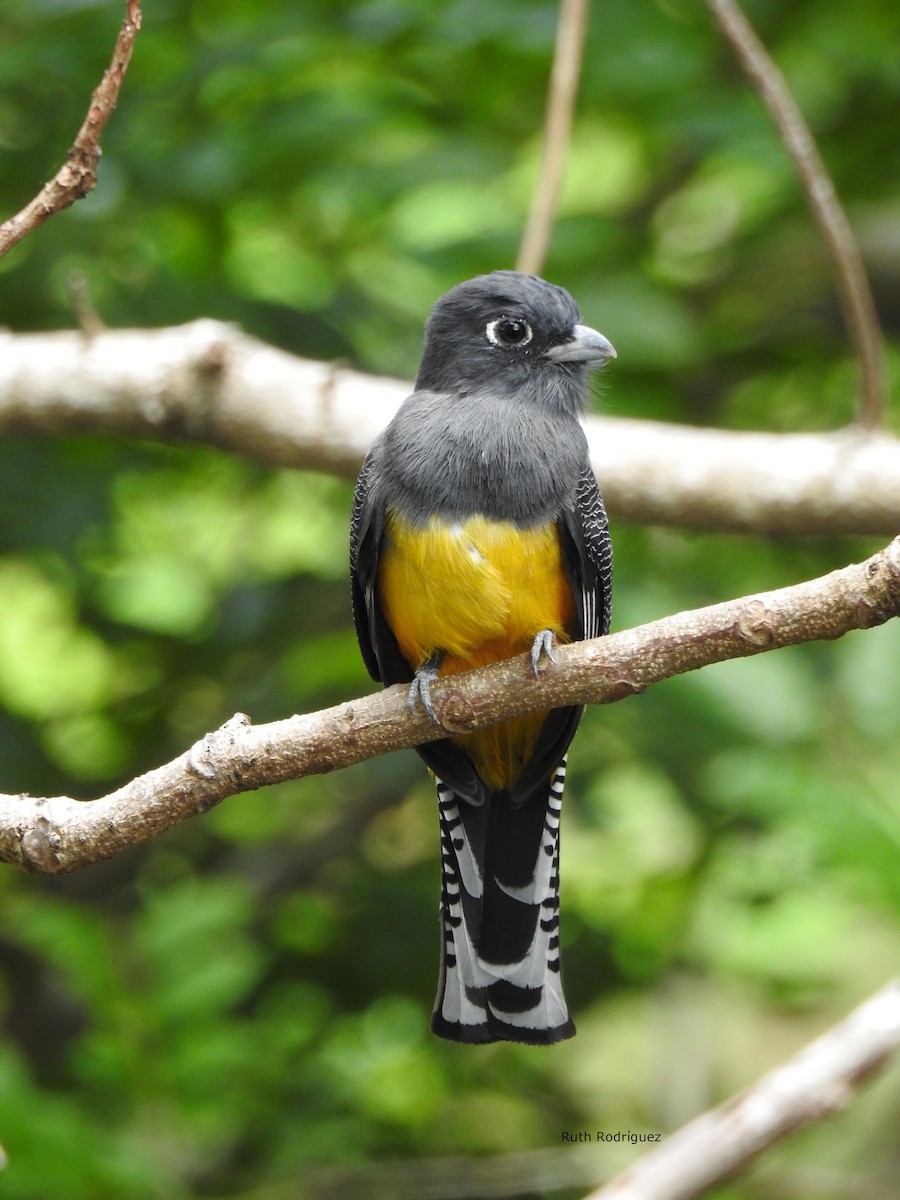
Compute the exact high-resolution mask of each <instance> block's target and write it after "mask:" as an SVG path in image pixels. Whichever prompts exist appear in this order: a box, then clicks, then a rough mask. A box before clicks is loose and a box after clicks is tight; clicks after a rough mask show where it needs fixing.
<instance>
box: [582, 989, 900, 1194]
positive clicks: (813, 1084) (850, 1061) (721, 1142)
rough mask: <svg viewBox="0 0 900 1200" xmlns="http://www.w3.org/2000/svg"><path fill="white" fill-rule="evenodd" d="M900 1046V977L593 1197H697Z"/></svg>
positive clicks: (832, 1101) (822, 1113) (827, 1111)
mask: <svg viewBox="0 0 900 1200" xmlns="http://www.w3.org/2000/svg"><path fill="white" fill-rule="evenodd" d="M898 1046H900V979H896V980H894V981H893V982H892V983H889V984H888V985H887V986H886V987H884V988H882V989H881V991H879V992H876V993H875V995H874V996H871V997H870V998H869V999H868V1000H866V1001H865V1003H864V1004H861V1005H860V1006H859V1008H857V1009H856V1010H855V1011H854V1012H852V1013H851V1014H850V1016H849V1017H847V1018H846V1020H844V1021H842V1022H841V1023H840V1024H839V1025H836V1026H835V1027H834V1028H833V1029H831V1030H829V1031H828V1033H826V1034H824V1035H823V1036H822V1037H820V1038H818V1039H817V1040H816V1041H814V1042H811V1043H810V1045H808V1046H807V1047H805V1049H803V1050H801V1051H800V1053H799V1054H797V1055H795V1056H794V1057H793V1058H792V1059H790V1060H789V1061H788V1062H786V1063H784V1064H783V1065H782V1066H780V1067H776V1069H775V1070H774V1071H770V1072H769V1074H768V1075H764V1076H763V1077H762V1079H760V1080H758V1081H757V1082H756V1083H755V1084H753V1085H752V1086H751V1087H749V1088H748V1089H747V1090H746V1091H745V1092H742V1093H741V1094H740V1095H739V1096H735V1097H733V1098H732V1099H731V1100H728V1101H726V1103H725V1104H722V1105H720V1106H719V1107H718V1108H714V1109H712V1110H710V1111H709V1112H707V1113H704V1114H703V1115H702V1116H701V1117H698V1118H697V1119H696V1120H694V1121H691V1122H690V1123H689V1124H688V1125H685V1126H684V1127H683V1128H682V1129H680V1130H679V1131H678V1133H676V1134H673V1136H672V1137H670V1138H668V1140H667V1141H665V1142H663V1143H662V1144H661V1145H660V1147H659V1149H658V1150H654V1151H652V1152H651V1153H650V1154H648V1155H646V1156H645V1157H644V1158H642V1159H640V1160H639V1161H638V1162H636V1163H635V1164H634V1165H633V1166H631V1167H629V1168H628V1170H626V1171H625V1172H624V1173H623V1174H622V1175H620V1176H619V1177H618V1178H617V1179H614V1180H613V1181H612V1182H611V1183H608V1184H607V1185H606V1186H605V1187H601V1188H599V1189H598V1190H597V1191H595V1192H591V1194H590V1196H588V1197H587V1200H691V1197H694V1196H699V1195H701V1194H702V1193H703V1192H704V1191H706V1190H707V1188H710V1187H712V1186H713V1185H714V1184H716V1183H719V1182H720V1181H721V1180H723V1179H725V1178H727V1177H728V1176H729V1175H732V1174H733V1173H734V1172H735V1171H737V1170H739V1169H740V1168H741V1167H743V1166H745V1165H746V1164H747V1163H748V1162H750V1160H751V1159H753V1158H755V1157H756V1155H757V1154H759V1153H760V1152H761V1151H763V1150H765V1149H766V1148H767V1147H768V1146H771V1145H772V1144H773V1143H774V1142H777V1141H779V1140H780V1139H781V1138H783V1137H785V1136H787V1134H789V1133H793V1132H794V1130H795V1129H800V1128H801V1127H802V1126H804V1125H808V1124H809V1123H810V1122H811V1121H817V1120H821V1118H823V1117H827V1116H831V1115H832V1114H833V1113H836V1112H839V1111H840V1110H841V1109H842V1108H844V1107H845V1106H846V1105H847V1104H848V1103H849V1101H850V1100H851V1099H852V1098H853V1093H854V1090H855V1088H856V1087H857V1085H858V1084H859V1083H861V1082H862V1081H863V1080H864V1079H867V1078H868V1077H869V1076H870V1075H871V1074H872V1072H873V1071H875V1070H877V1069H878V1068H879V1067H881V1066H882V1065H883V1064H884V1063H885V1061H886V1060H887V1059H888V1057H889V1056H890V1055H891V1054H892V1053H893V1052H894V1051H895V1050H896V1049H897V1047H898Z"/></svg>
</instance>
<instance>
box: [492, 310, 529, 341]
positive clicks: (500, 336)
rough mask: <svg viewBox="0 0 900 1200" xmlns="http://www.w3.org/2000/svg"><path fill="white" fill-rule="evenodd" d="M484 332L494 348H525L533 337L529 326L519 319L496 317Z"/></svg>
mask: <svg viewBox="0 0 900 1200" xmlns="http://www.w3.org/2000/svg"><path fill="white" fill-rule="evenodd" d="M485 332H486V333H487V335H488V339H489V340H490V341H492V342H493V343H494V345H495V346H527V345H528V343H529V342H530V341H531V339H532V337H533V334H532V332H531V326H530V325H529V324H528V322H527V321H523V320H522V318H521V317H498V318H497V320H496V321H491V322H490V324H489V325H488V327H487V329H486V331H485Z"/></svg>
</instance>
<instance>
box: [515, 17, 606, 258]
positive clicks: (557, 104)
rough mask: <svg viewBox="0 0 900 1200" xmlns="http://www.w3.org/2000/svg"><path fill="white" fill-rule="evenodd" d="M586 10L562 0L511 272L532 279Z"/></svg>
mask: <svg viewBox="0 0 900 1200" xmlns="http://www.w3.org/2000/svg"><path fill="white" fill-rule="evenodd" d="M589 12H590V0H561V4H560V10H559V23H558V25H557V29H556V46H555V49H554V52H553V67H552V68H551V71H550V85H549V89H548V93H547V115H546V118H545V123H544V142H543V147H542V150H541V165H540V169H539V172H538V179H537V183H536V185H535V189H534V193H533V195H532V197H531V207H530V209H529V211H528V220H527V222H526V224H525V232H524V234H523V235H522V243H521V245H520V247H519V255H518V258H517V260H516V270H517V271H525V272H527V273H529V274H531V275H539V274H540V273H541V270H542V269H543V266H544V262H545V261H546V258H547V250H548V248H549V246H550V236H551V234H552V232H553V222H554V219H555V216H556V205H557V201H558V199H559V190H560V187H561V186H562V178H563V171H564V169H565V163H566V155H567V154H568V150H569V138H570V135H571V132H572V114H573V112H574V110H575V97H576V94H577V92H578V80H579V78H580V76H581V64H582V61H583V59H584V41H585V36H586V34H587V23H588V14H589Z"/></svg>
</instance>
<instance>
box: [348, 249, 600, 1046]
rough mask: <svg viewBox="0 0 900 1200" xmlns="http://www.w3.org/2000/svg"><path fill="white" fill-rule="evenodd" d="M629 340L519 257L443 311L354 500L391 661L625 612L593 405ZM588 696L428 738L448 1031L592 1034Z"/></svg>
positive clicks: (368, 610) (364, 587) (365, 644)
mask: <svg viewBox="0 0 900 1200" xmlns="http://www.w3.org/2000/svg"><path fill="white" fill-rule="evenodd" d="M615 355H616V352H615V350H614V349H613V346H612V344H611V343H610V342H609V341H608V340H607V338H606V337H604V336H603V334H601V333H598V332H597V331H596V330H595V329H592V328H590V327H589V326H587V325H584V324H582V318H581V312H580V310H579V308H578V306H577V304H576V303H575V301H574V300H573V299H572V297H571V296H570V294H569V293H568V292H567V291H566V290H565V289H563V288H562V287H559V286H557V285H555V284H552V283H548V282H547V281H545V280H543V279H540V278H538V277H537V276H533V275H527V274H523V273H520V272H517V271H509V270H498V271H493V272H492V273H490V274H485V275H478V276H476V277H475V278H473V279H468V280H466V281H465V282H462V283H460V284H458V285H457V286H456V287H454V288H452V289H451V290H450V291H448V292H447V293H446V294H445V295H444V296H442V297H441V298H440V299H439V300H438V301H437V302H436V303H435V305H434V306H433V308H432V310H431V313H430V315H429V317H428V319H427V321H426V325H425V339H424V347H423V352H422V358H421V361H420V365H419V370H418V373H417V376H416V380H415V385H414V390H413V392H412V394H411V395H410V396H408V397H407V399H406V400H405V401H404V402H403V404H402V405H401V406H400V408H399V410H398V411H397V413H396V415H395V416H394V417H393V419H392V420H391V421H390V423H389V424H388V425H387V427H386V428H385V430H384V431H383V432H382V433H381V434H379V436H378V437H377V438H376V439H375V441H374V442H373V443H372V446H371V448H370V450H369V452H368V454H367V455H366V458H365V460H364V462H363V465H362V469H361V471H360V473H359V478H358V481H357V485H356V491H355V495H354V500H353V509H352V516H351V530H350V577H351V592H352V608H353V618H354V624H355V628H356V634H357V638H358V641H359V645H360V650H361V653H362V657H363V660H364V663H365V665H366V667H367V668H368V671H369V673H370V674H371V676H372V678H373V679H375V680H376V681H380V682H382V683H383V684H384V685H385V686H388V685H391V684H397V683H405V684H408V694H407V703H408V706H409V708H410V709H411V710H413V711H415V710H416V709H417V707H418V706H419V705H421V706H422V707H424V709H425V711H426V712H427V713H428V714H429V716H430V717H431V718H432V720H433V721H435V723H436V724H438V725H439V724H440V719H439V713H438V712H437V711H436V708H435V705H434V702H433V698H432V687H433V685H434V683H435V680H436V679H438V678H440V677H444V676H447V675H454V674H457V673H459V672H462V671H467V670H470V669H472V668H474V667H478V666H481V665H484V664H487V663H492V662H496V661H500V660H503V659H507V658H511V657H512V656H514V655H518V654H521V653H526V652H527V653H528V654H530V656H531V658H530V662H531V668H532V671H533V672H534V674H535V675H538V674H539V673H540V672H541V671H542V670H545V669H547V667H548V664H552V663H553V662H554V661H555V658H556V654H555V652H556V647H557V646H558V645H559V644H561V643H565V642H571V641H579V640H584V639H587V638H593V637H598V636H600V635H602V634H605V633H607V632H608V630H609V624H610V601H611V586H612V547H611V541H610V535H609V526H608V521H607V517H606V512H605V509H604V506H603V500H602V498H601V494H600V490H599V488H598V485H597V482H596V479H595V477H594V473H593V470H592V468H591V464H590V459H589V456H588V445H587V439H586V437H585V434H584V430H583V428H582V426H581V423H580V421H579V417H580V416H581V415H582V413H583V412H584V410H585V407H586V403H587V400H588V373H589V371H590V370H591V369H592V368H597V367H601V366H603V365H604V364H605V363H606V362H607V361H608V360H609V359H611V358H614V357H615ZM582 712H583V709H582V708H580V707H566V708H557V709H552V710H549V711H547V712H540V713H536V714H530V715H527V716H524V717H519V718H516V719H515V720H509V721H505V722H502V723H501V724H498V725H494V726H493V727H490V728H487V729H481V730H476V731H468V732H462V733H457V734H455V735H453V736H451V737H449V738H448V737H446V736H443V737H436V738H435V739H433V740H431V741H428V742H426V743H425V744H423V745H421V746H419V747H418V748H417V751H418V754H419V755H420V757H421V758H422V759H423V760H424V762H425V764H426V765H427V767H428V768H429V769H430V771H431V773H432V774H433V775H434V777H435V780H436V787H437V802H438V813H439V823H440V840H441V903H440V914H441V933H442V936H441V947H440V950H441V959H440V976H439V983H438V991H437V998H436V1000H435V1005H434V1011H433V1014H432V1018H431V1028H432V1031H433V1032H434V1033H435V1034H437V1035H438V1036H440V1037H443V1038H446V1039H448V1040H450V1041H456V1042H467V1043H487V1042H497V1041H512V1042H521V1043H525V1044H531V1045H546V1044H552V1043H555V1042H559V1041H562V1040H563V1039H565V1038H569V1037H572V1036H573V1035H574V1033H575V1025H574V1022H573V1020H572V1018H571V1015H570V1013H569V1009H568V1006H567V1003H566V999H565V995H564V992H563V986H562V971H561V962H560V940H559V825H560V810H561V802H562V794H563V787H564V782H565V775H566V759H567V752H568V748H569V744H570V742H571V741H572V738H573V737H574V735H575V731H576V728H577V726H578V723H579V721H580V719H581V715H582Z"/></svg>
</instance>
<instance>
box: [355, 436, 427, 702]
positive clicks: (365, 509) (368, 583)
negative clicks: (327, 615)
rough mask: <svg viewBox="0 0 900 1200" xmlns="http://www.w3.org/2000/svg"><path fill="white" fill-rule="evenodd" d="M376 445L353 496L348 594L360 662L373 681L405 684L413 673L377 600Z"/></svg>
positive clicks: (380, 514)
mask: <svg viewBox="0 0 900 1200" xmlns="http://www.w3.org/2000/svg"><path fill="white" fill-rule="evenodd" d="M380 443H381V439H380V438H377V439H376V440H375V442H374V443H373V444H372V448H371V449H370V450H369V453H368V454H367V455H366V458H365V461H364V462H363V465H362V470H361V471H360V473H359V479H358V480H357V482H356V492H355V494H354V496H353V513H352V516H351V518H350V595H351V600H352V603H353V623H354V625H355V626H356V637H357V640H358V641H359V648H360V650H361V652H362V656H363V661H364V662H365V664H366V667H367V669H368V672H369V674H370V675H371V676H372V678H373V679H375V680H377V681H378V682H380V683H384V684H385V685H387V684H391V683H401V682H409V680H411V679H412V677H413V672H412V670H411V669H410V667H409V664H408V663H407V662H406V659H405V658H404V657H403V655H402V654H401V653H400V647H399V646H398V645H397V640H396V638H395V637H394V635H393V633H392V632H391V630H390V628H389V626H388V624H387V622H386V621H385V619H384V613H383V612H382V610H381V604H380V603H379V600H378V588H377V579H378V552H379V547H380V543H381V537H382V533H383V529H384V506H383V504H382V503H381V500H380V499H379V490H380V489H379V487H378V483H379V477H380V471H379V452H380Z"/></svg>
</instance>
